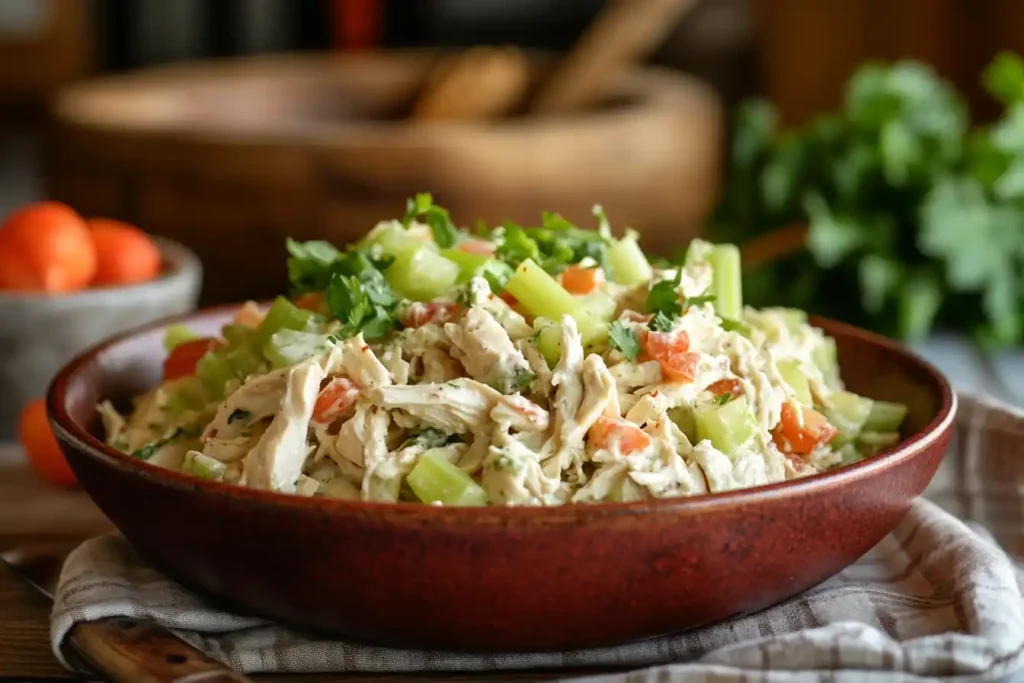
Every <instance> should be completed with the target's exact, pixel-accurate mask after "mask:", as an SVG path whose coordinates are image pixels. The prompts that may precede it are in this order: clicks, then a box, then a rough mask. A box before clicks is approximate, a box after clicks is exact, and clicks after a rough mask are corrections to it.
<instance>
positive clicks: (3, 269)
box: [0, 202, 96, 292]
mask: <svg viewBox="0 0 1024 683" xmlns="http://www.w3.org/2000/svg"><path fill="white" fill-rule="evenodd" d="M0 235H2V238H0V288H5V289H20V290H31V291H40V292H72V291H75V290H77V289H81V288H82V287H85V286H87V285H88V284H89V283H90V282H91V281H92V279H93V276H94V275H95V274H96V247H95V245H94V244H93V241H92V237H91V236H90V234H89V229H88V228H87V227H86V224H85V221H84V220H82V217H81V216H79V215H78V214H77V213H75V211H74V210H73V209H71V208H70V207H68V206H65V205H64V204H61V203H59V202H38V203H36V204H29V205H28V206H26V207H24V208H21V209H18V210H17V211H15V212H14V213H12V214H11V215H10V216H8V217H7V220H6V221H5V222H4V224H3V226H0Z"/></svg>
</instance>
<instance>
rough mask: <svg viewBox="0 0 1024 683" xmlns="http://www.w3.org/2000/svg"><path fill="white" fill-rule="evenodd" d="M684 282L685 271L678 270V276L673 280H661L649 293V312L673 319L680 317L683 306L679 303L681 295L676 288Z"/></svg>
mask: <svg viewBox="0 0 1024 683" xmlns="http://www.w3.org/2000/svg"><path fill="white" fill-rule="evenodd" d="M682 281H683V269H682V268H681V267H680V268H678V269H677V270H676V276H675V277H674V278H672V279H667V280H661V281H660V282H656V283H655V284H654V286H652V287H651V291H650V292H648V293H647V312H648V313H654V314H655V315H657V314H658V313H661V314H662V315H663V316H665V317H667V318H669V319H670V320H671V319H675V318H677V317H679V316H680V315H681V314H682V312H683V305H682V304H681V303H680V302H679V293H678V292H677V291H676V288H677V287H679V285H680V283H682Z"/></svg>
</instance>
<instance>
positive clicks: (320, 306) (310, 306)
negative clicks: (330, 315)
mask: <svg viewBox="0 0 1024 683" xmlns="http://www.w3.org/2000/svg"><path fill="white" fill-rule="evenodd" d="M293 303H294V304H295V306H296V307H298V308H301V309H304V310H307V311H313V312H314V313H323V312H325V310H326V309H325V306H324V295H323V293H322V292H306V293H305V294H303V295H302V296H300V297H299V298H297V299H295V301H294V302H293Z"/></svg>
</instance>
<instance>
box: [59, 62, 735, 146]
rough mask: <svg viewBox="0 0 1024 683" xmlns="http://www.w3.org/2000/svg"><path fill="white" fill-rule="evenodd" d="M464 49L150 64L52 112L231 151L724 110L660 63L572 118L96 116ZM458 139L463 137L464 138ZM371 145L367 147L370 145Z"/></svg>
mask: <svg viewBox="0 0 1024 683" xmlns="http://www.w3.org/2000/svg"><path fill="white" fill-rule="evenodd" d="M458 52H460V50H458V49H446V48H418V47H411V48H396V49H388V50H379V51H375V52H369V53H365V54H340V53H332V52H312V53H282V54H265V55H248V56H238V57H230V58H226V59H221V60H218V61H216V62H210V61H203V60H198V61H187V62H181V63H177V64H170V65H159V66H153V67H147V68H144V69H140V70H137V71H132V72H129V73H123V74H111V75H106V76H102V77H98V78H94V79H91V80H88V81H85V82H82V83H77V84H73V85H71V86H68V87H67V88H65V89H64V90H62V91H61V92H60V93H59V94H58V95H57V96H56V97H55V98H54V99H53V101H52V102H51V104H50V109H51V112H52V113H53V115H54V116H55V118H56V119H57V123H58V125H59V126H65V127H68V128H69V129H71V130H83V131H88V132H93V133H99V134H106V133H114V132H116V133H117V134H118V135H120V136H125V137H131V138H135V139H141V140H148V141H165V142H171V143H174V142H179V141H188V142H195V143H216V144H218V145H223V146H232V145H245V144H261V145H274V144H286V145H300V146H307V145H309V146H313V147H317V146H320V145H325V144H326V145H332V144H340V145H344V144H357V143H359V142H360V141H362V140H363V138H364V137H366V136H371V137H370V139H371V140H374V141H379V140H381V139H385V140H387V139H392V138H393V139H395V140H405V139H412V140H420V139H422V140H428V139H431V140H434V141H435V142H436V141H437V140H438V139H439V137H438V136H441V137H440V139H442V140H447V139H449V137H450V136H462V135H464V134H470V133H471V134H473V135H479V134H491V135H502V136H504V135H521V134H526V135H533V134H535V133H538V132H541V131H550V132H554V133H557V132H559V131H563V132H564V131H566V130H569V131H578V130H579V129H580V127H581V126H592V127H595V128H598V129H602V128H601V127H605V126H617V125H620V123H621V122H623V121H626V122H627V123H629V122H632V121H634V120H636V119H637V118H642V119H646V118H650V117H652V116H663V115H664V114H665V113H666V112H668V113H671V114H673V115H677V114H678V113H679V110H680V103H681V102H683V103H686V104H685V105H683V108H684V109H685V107H686V105H688V104H692V103H694V102H701V103H706V104H707V105H708V106H712V107H714V109H715V110H716V112H717V111H719V110H720V104H721V99H720V97H719V96H718V95H717V94H716V93H715V91H714V89H713V88H711V86H710V85H708V83H707V82H706V81H705V80H703V79H700V78H697V77H696V76H694V75H692V74H689V73H684V72H681V71H677V70H673V69H670V68H667V67H662V66H656V65H640V66H634V67H632V68H630V69H628V70H627V71H625V72H624V73H623V74H622V75H621V77H620V78H619V80H618V81H616V82H615V85H614V87H613V88H612V89H611V94H612V95H615V94H619V95H621V94H626V95H628V101H627V102H626V103H624V104H622V105H621V106H615V107H610V108H607V109H590V108H588V109H586V110H584V111H582V112H577V113H573V114H571V115H566V116H543V117H528V118H522V117H513V118H505V119H501V120H498V121H490V120H488V121H475V120H474V121H465V122H458V121H456V122H453V121H423V122H412V121H410V120H409V119H406V118H403V119H397V120H394V119H384V118H358V117H357V118H349V119H341V120H338V121H336V122H331V123H320V124H318V125H315V126H305V127H300V128H297V129H296V128H291V127H286V128H267V129H263V128H252V129H250V128H242V129H233V128H231V127H230V126H210V127H183V126H181V125H180V123H179V122H178V121H177V120H174V121H170V122H169V121H166V120H163V119H158V120H155V121H154V120H150V119H148V118H147V119H145V120H142V121H138V122H135V121H133V122H130V123H125V122H123V121H118V122H112V121H110V120H108V119H106V118H104V117H102V116H97V115H96V114H95V112H94V109H95V107H94V106H93V104H92V103H93V102H96V101H101V100H103V99H105V98H109V97H110V95H111V93H114V94H117V93H119V92H122V91H126V90H130V89H136V90H138V89H141V88H146V89H150V90H152V89H155V88H157V87H158V86H161V85H164V84H163V83H162V81H165V80H166V79H169V78H174V77H179V78H183V79H187V78H195V79H196V81H206V80H212V79H214V78H228V77H232V76H237V75H238V74H239V73H244V71H245V70H246V69H248V68H252V67H260V66H266V67H267V71H266V74H272V75H274V76H275V77H279V78H280V77H287V76H288V75H289V74H290V73H292V72H294V71H296V70H298V69H301V68H303V67H310V68H318V69H321V70H328V69H354V68H358V67H359V65H360V64H366V63H368V62H378V63H380V62H387V61H391V62H396V63H402V62H406V63H409V64H413V63H414V62H415V60H417V59H421V60H422V59H433V60H438V59H441V58H443V57H445V56H447V55H452V54H457V53H458ZM524 52H525V54H526V55H527V57H528V59H529V60H530V62H531V64H536V63H541V64H543V63H544V62H545V61H546V60H549V59H551V58H552V57H556V56H557V53H549V52H546V51H541V50H525V51H524ZM458 139H461V137H459V138H458ZM364 144H365V142H364Z"/></svg>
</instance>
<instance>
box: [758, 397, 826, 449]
mask: <svg viewBox="0 0 1024 683" xmlns="http://www.w3.org/2000/svg"><path fill="white" fill-rule="evenodd" d="M797 410H801V411H802V412H801V413H797ZM801 415H802V417H803V424H802V425H801V424H800V416H801ZM836 431H837V430H836V428H835V427H833V426H832V425H830V424H829V423H828V420H826V419H825V416H824V415H822V414H821V413H819V412H818V411H817V410H814V409H813V408H802V407H798V406H794V405H793V404H792V403H784V404H783V405H782V419H781V420H779V425H778V426H777V427H776V428H775V429H774V430H772V440H773V441H774V442H775V445H776V446H777V447H778V448H779V450H780V451H782V452H783V453H794V454H796V455H809V454H810V453H811V452H812V451H813V450H814V449H815V448H817V447H818V446H821V445H823V444H826V443H828V442H829V441H831V440H832V437H834V436H835V435H836Z"/></svg>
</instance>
